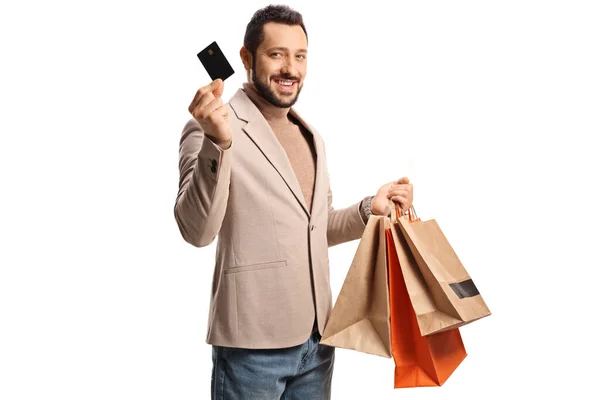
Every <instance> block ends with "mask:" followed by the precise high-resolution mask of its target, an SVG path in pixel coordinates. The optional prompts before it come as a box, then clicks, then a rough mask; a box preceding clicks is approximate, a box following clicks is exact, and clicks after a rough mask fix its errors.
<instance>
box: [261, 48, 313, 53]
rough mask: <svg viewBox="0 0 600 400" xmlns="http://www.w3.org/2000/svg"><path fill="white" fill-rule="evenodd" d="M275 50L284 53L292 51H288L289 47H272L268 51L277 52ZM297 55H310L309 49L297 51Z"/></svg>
mask: <svg viewBox="0 0 600 400" xmlns="http://www.w3.org/2000/svg"><path fill="white" fill-rule="evenodd" d="M275 50H279V51H284V52H289V51H290V49H288V48H287V47H271V48H269V49H268V50H267V51H268V52H271V51H275ZM297 53H308V50H307V49H300V50H298V51H297Z"/></svg>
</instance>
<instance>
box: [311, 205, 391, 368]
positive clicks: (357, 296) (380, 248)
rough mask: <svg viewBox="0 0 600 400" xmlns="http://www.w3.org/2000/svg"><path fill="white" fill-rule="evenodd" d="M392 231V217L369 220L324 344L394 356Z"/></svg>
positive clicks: (326, 331)
mask: <svg viewBox="0 0 600 400" xmlns="http://www.w3.org/2000/svg"><path fill="white" fill-rule="evenodd" d="M389 227H390V219H389V218H388V217H377V216H372V217H370V218H369V221H368V222H367V226H366V227H365V230H364V232H363V235H362V237H361V239H360V243H359V245H358V248H357V250H356V254H355V255H354V259H353V260H352V264H351V265H350V268H349V270H348V273H347V275H346V279H345V280H344V283H343V285H342V288H341V290H340V293H339V295H338V297H337V300H336V302H335V305H334V307H333V310H332V312H331V315H330V317H329V320H328V321H327V324H326V326H325V331H324V332H323V337H322V338H321V341H320V343H321V344H325V345H328V346H333V347H341V348H346V349H351V350H357V351H360V352H364V353H369V354H374V355H378V356H382V357H388V358H389V357H391V356H392V353H391V338H390V307H389V293H388V280H387V264H386V233H385V232H386V228H388V229H389Z"/></svg>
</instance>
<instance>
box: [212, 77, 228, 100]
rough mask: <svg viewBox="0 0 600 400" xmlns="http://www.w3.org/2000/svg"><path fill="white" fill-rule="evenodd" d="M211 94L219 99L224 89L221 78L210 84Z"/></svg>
mask: <svg viewBox="0 0 600 400" xmlns="http://www.w3.org/2000/svg"><path fill="white" fill-rule="evenodd" d="M211 89H212V93H213V95H214V96H215V97H221V95H222V94H223V90H224V89H225V83H223V80H222V79H221V78H217V79H215V80H214V81H213V82H212V86H211Z"/></svg>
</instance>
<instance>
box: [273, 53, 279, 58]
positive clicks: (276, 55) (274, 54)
mask: <svg viewBox="0 0 600 400" xmlns="http://www.w3.org/2000/svg"><path fill="white" fill-rule="evenodd" d="M279 56H281V53H280V52H275V53H271V57H275V58H277V57H279Z"/></svg>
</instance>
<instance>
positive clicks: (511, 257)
mask: <svg viewBox="0 0 600 400" xmlns="http://www.w3.org/2000/svg"><path fill="white" fill-rule="evenodd" d="M16 4H17V2H16V1H13V2H3V4H2V6H1V7H0V38H1V39H0V40H1V42H0V46H1V54H0V57H1V63H0V68H1V74H0V84H1V86H0V96H1V97H0V101H1V102H0V106H1V108H0V113H1V116H0V174H1V175H0V177H1V181H0V184H1V188H2V189H1V190H2V194H1V197H0V202H1V207H0V234H1V240H0V250H1V251H0V268H1V269H0V399H3V400H16V399H64V400H66V399H78V400H79V399H111V400H112V399H145V400H148V399H178V400H183V399H207V398H209V386H210V371H211V360H210V351H211V350H210V346H209V345H207V344H206V343H205V341H204V339H205V334H206V322H207V314H208V301H209V292H210V287H211V279H212V268H213V263H214V252H215V244H216V242H214V243H213V244H212V245H211V246H209V247H206V248H201V249H198V248H194V247H192V246H191V245H189V244H187V243H185V242H184V241H183V239H182V238H181V236H180V234H179V231H178V229H177V225H176V223H175V219H174V216H173V206H174V202H175V197H176V194H177V189H178V178H179V172H178V145H179V138H180V134H181V129H182V128H183V125H184V123H185V122H186V121H187V119H188V118H189V117H190V116H189V114H188V112H187V107H188V104H189V102H190V100H191V99H192V97H193V95H194V93H195V91H196V89H197V88H198V87H200V86H203V85H205V84H207V83H208V82H209V78H208V75H207V74H206V72H205V71H204V69H203V68H202V65H201V64H200V62H199V61H198V59H197V58H196V53H197V52H198V51H200V50H201V49H202V48H203V47H204V46H206V45H207V44H208V43H210V42H212V41H213V40H216V41H217V42H218V43H219V44H220V45H221V47H222V49H223V50H224V52H225V54H226V56H227V57H228V58H229V60H230V62H231V63H232V66H233V68H234V69H235V71H236V74H235V75H234V76H232V77H231V78H230V79H229V80H227V82H226V89H225V94H224V98H225V99H228V98H229V97H230V96H231V95H232V94H233V93H234V92H235V91H236V89H237V88H238V87H240V85H241V84H242V82H244V81H245V73H244V71H243V66H242V63H241V61H240V59H239V56H238V51H239V48H240V47H241V45H242V40H243V35H244V31H245V26H246V24H247V22H248V21H249V20H250V17H251V16H252V14H253V13H254V11H256V10H257V9H258V8H260V7H262V6H265V5H266V4H268V3H265V2H262V1H261V2H257V1H243V2H242V1H212V2H207V1H170V2H152V1H146V2H142V1H107V0H104V1H95V2H91V1H86V2H75V1H72V2H67V1H54V2H42V1H22V2H18V5H16ZM167 4H168V5H167ZM289 4H290V5H291V6H292V7H294V8H296V9H297V10H298V11H300V12H302V14H303V15H304V18H305V23H306V25H307V29H308V35H309V52H310V55H309V59H308V63H309V73H308V76H307V79H306V82H305V87H304V90H303V92H302V95H301V97H300V100H299V102H298V104H297V110H298V111H299V112H300V114H301V115H302V116H304V117H305V118H306V119H307V120H308V121H309V122H310V123H311V124H312V125H314V126H315V127H316V128H317V129H318V130H319V131H320V133H321V134H322V136H323V137H324V139H325V143H326V145H327V150H328V156H329V157H328V158H329V159H328V161H329V172H330V176H331V181H332V190H333V193H334V206H335V207H337V208H341V207H346V206H349V205H350V204H354V203H355V202H357V201H359V200H360V199H362V198H363V197H364V196H366V195H369V194H374V193H375V191H376V190H377V188H378V187H379V186H381V185H382V184H384V183H386V182H388V181H391V180H393V179H397V178H399V177H401V176H403V175H408V176H409V177H410V178H411V179H412V180H413V183H414V185H415V206H416V208H417V211H418V212H419V213H420V216H421V217H422V218H425V219H429V218H435V219H436V220H437V221H438V223H439V224H440V225H441V227H442V229H443V231H444V232H445V233H446V236H447V237H448V238H449V240H450V242H451V243H452V245H453V246H454V248H455V250H456V251H457V253H458V255H459V257H460V258H461V260H462V261H463V264H464V265H465V266H466V268H467V270H468V271H469V273H470V274H471V276H472V278H473V279H474V281H475V282H476V284H477V286H478V288H479V290H480V291H481V293H482V294H483V296H484V299H485V300H486V302H487V303H488V305H489V307H490V309H491V310H492V313H493V315H492V316H490V317H488V318H486V319H483V320H481V321H478V322H476V323H474V324H471V325H468V326H466V327H464V328H462V329H461V332H462V335H463V339H464V341H465V345H466V348H467V351H468V353H469V356H468V357H467V358H466V359H465V361H464V362H463V363H462V364H461V365H460V366H459V368H458V369H457V370H456V371H455V373H454V374H453V375H452V376H451V377H450V379H449V380H448V381H447V383H446V384H445V385H444V386H442V387H441V388H418V389H401V390H394V389H393V371H394V365H393V361H392V360H391V359H386V358H381V357H377V356H371V355H367V354H362V353H358V352H354V351H350V350H344V349H339V350H338V351H337V352H336V364H335V373H334V381H333V398H334V399H347V398H352V399H374V398H376V399H396V398H402V399H429V398H431V399H439V398H445V399H454V398H456V399H463V398H487V399H505V398H542V397H545V396H549V395H557V396H559V397H565V396H569V398H581V399H589V398H597V396H598V388H597V384H596V380H597V372H598V367H597V360H598V357H600V352H599V346H598V342H597V335H598V333H597V331H595V330H594V326H595V323H596V322H597V321H596V320H597V319H598V305H599V304H600V302H599V301H598V297H597V293H598V277H599V274H598V267H600V265H599V264H600V263H599V261H598V260H599V258H598V251H597V248H598V239H599V235H598V229H597V227H598V224H599V223H600V218H599V216H600V213H599V211H598V204H599V200H600V198H599V196H598V189H597V185H598V172H599V171H600V162H599V161H598V155H597V153H598V148H599V147H598V144H596V143H597V142H596V140H597V139H596V138H595V136H598V134H599V133H600V118H599V111H600V78H599V77H600V74H599V72H598V71H600V51H599V49H600V46H599V42H600V40H599V38H600V24H599V23H598V21H599V20H600V11H599V8H600V7H599V6H598V3H597V2H593V1H587V2H586V1H526V0H520V1H508V0H505V1H493V2H492V1H418V2H391V1H390V2H382V1H375V0H371V1H369V2H356V3H352V2H339V4H333V2H324V1H319V2H313V1H311V2H299V1H298V2H290V3H289ZM357 246H358V241H354V242H350V243H345V244H342V245H339V246H337V247H333V248H331V249H330V260H331V277H332V289H333V294H334V300H335V298H336V297H337V294H338V293H339V290H340V288H341V285H342V282H343V280H344V278H345V275H346V272H347V269H348V267H349V265H350V262H351V260H352V257H353V255H354V252H355V250H356V248H357Z"/></svg>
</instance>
